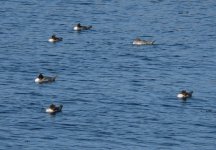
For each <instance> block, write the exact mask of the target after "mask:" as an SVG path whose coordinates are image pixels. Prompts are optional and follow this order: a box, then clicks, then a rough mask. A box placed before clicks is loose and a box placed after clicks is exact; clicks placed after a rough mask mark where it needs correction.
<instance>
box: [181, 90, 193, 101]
mask: <svg viewBox="0 0 216 150" xmlns="http://www.w3.org/2000/svg"><path fill="white" fill-rule="evenodd" d="M192 94H193V91H190V92H187V91H186V90H182V91H181V92H180V93H179V94H177V97H178V98H181V99H184V100H186V99H187V98H190V97H192Z"/></svg>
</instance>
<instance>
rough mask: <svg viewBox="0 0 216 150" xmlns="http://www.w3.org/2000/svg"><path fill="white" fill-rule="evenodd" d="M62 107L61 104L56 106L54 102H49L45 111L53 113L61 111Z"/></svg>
mask: <svg viewBox="0 0 216 150" xmlns="http://www.w3.org/2000/svg"><path fill="white" fill-rule="evenodd" d="M62 108H63V105H59V106H58V107H57V106H56V105H54V104H51V105H50V106H49V107H48V108H47V109H46V112H47V113H51V114H54V113H57V112H61V111H62Z"/></svg>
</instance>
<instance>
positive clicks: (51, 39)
mask: <svg viewBox="0 0 216 150" xmlns="http://www.w3.org/2000/svg"><path fill="white" fill-rule="evenodd" d="M62 40H63V38H61V37H56V35H55V34H53V35H52V36H51V37H50V38H49V40H48V41H49V42H52V43H54V42H59V41H62Z"/></svg>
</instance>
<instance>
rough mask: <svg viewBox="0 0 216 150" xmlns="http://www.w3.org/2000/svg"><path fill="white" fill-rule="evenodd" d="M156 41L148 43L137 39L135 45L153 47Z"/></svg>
mask: <svg viewBox="0 0 216 150" xmlns="http://www.w3.org/2000/svg"><path fill="white" fill-rule="evenodd" d="M154 42H155V41H146V40H141V39H140V38H136V39H135V40H134V41H133V44H134V45H153V44H154Z"/></svg>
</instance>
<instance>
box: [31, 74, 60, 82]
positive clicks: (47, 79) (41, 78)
mask: <svg viewBox="0 0 216 150" xmlns="http://www.w3.org/2000/svg"><path fill="white" fill-rule="evenodd" d="M55 79H56V76H55V77H48V76H44V75H43V74H42V73H40V74H39V75H38V77H37V78H36V79H35V82H36V83H48V82H54V81H55Z"/></svg>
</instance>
